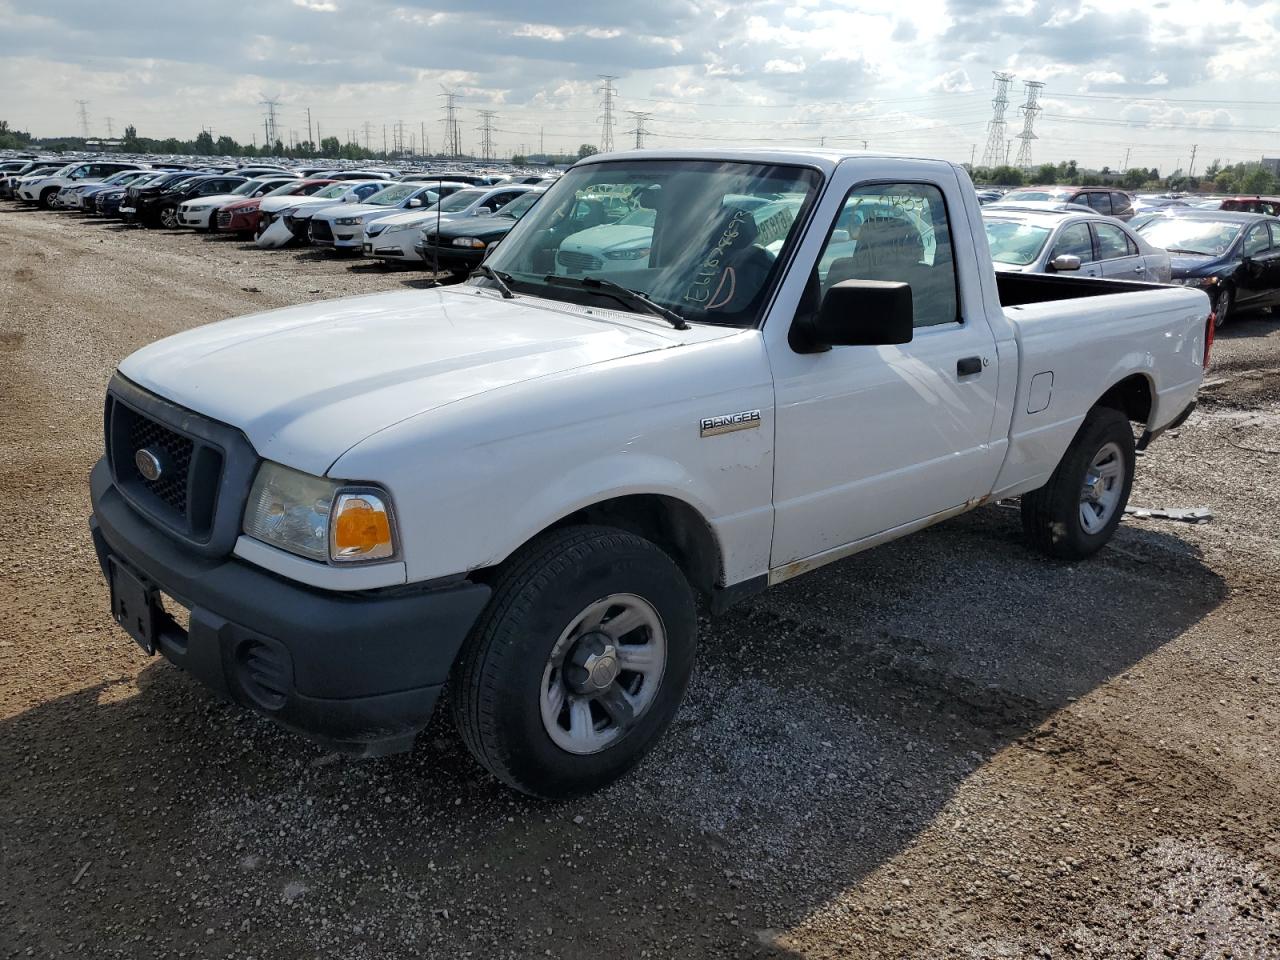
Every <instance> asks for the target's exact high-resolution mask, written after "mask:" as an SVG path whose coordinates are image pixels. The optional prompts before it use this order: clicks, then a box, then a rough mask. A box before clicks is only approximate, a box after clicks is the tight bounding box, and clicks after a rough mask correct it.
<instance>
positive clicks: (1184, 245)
mask: <svg viewBox="0 0 1280 960" xmlns="http://www.w3.org/2000/svg"><path fill="white" fill-rule="evenodd" d="M1241 226H1242V225H1241V224H1239V223H1228V222H1225V221H1219V220H1191V219H1187V220H1182V219H1179V218H1177V217H1160V218H1158V219H1156V220H1149V221H1148V222H1146V223H1144V224H1143V225H1142V226H1141V227H1139V228H1138V232H1139V233H1140V234H1142V236H1143V238H1145V239H1146V240H1147V241H1149V242H1150V243H1154V244H1155V245H1156V246H1157V247H1164V248H1165V249H1166V250H1168V251H1169V252H1170V253H1190V254H1196V255H1198V256H1202V257H1220V256H1222V255H1223V254H1224V253H1226V252H1227V251H1228V250H1230V249H1231V245H1232V244H1233V243H1235V242H1236V237H1238V236H1240V229H1241Z"/></svg>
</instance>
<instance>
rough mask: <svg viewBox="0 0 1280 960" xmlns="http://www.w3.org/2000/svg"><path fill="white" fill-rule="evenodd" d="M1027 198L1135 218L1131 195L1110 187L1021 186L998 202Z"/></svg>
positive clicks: (1122, 217)
mask: <svg viewBox="0 0 1280 960" xmlns="http://www.w3.org/2000/svg"><path fill="white" fill-rule="evenodd" d="M1027 200H1039V201H1053V202H1055V203H1074V204H1078V205H1080V206H1085V207H1089V208H1090V209H1092V210H1096V211H1097V212H1098V213H1101V214H1104V215H1106V216H1108V217H1115V218H1116V219H1117V220H1130V219H1132V218H1133V201H1132V200H1131V199H1130V198H1129V195H1128V194H1127V193H1124V192H1123V191H1121V190H1113V189H1110V188H1108V187H1063V186H1056V185H1051V186H1047V187H1019V188H1018V189H1016V190H1010V191H1009V192H1008V193H1006V194H1005V195H1004V196H1003V197H1001V198H1000V200H999V201H998V202H1000V203H1023V202H1025V201H1027Z"/></svg>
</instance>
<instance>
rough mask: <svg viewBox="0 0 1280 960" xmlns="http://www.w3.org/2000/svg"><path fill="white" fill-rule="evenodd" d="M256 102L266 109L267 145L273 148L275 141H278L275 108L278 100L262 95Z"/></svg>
mask: <svg viewBox="0 0 1280 960" xmlns="http://www.w3.org/2000/svg"><path fill="white" fill-rule="evenodd" d="M258 102H259V103H261V104H262V105H263V106H264V107H266V108H267V127H266V129H267V145H268V146H275V143H276V141H277V140H279V139H280V131H279V127H278V120H277V119H276V107H278V106H280V98H279V97H268V96H267V95H266V94H265V93H264V94H263V95H262V99H261V100H259V101H258Z"/></svg>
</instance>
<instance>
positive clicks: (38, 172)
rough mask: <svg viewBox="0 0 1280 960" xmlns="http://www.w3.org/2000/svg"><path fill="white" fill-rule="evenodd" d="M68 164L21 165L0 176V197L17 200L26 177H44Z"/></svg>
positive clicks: (38, 163) (36, 163)
mask: <svg viewBox="0 0 1280 960" xmlns="http://www.w3.org/2000/svg"><path fill="white" fill-rule="evenodd" d="M64 166H66V164H64V163H62V162H58V163H40V162H34V163H27V164H25V165H24V166H23V167H19V168H18V170H17V171H16V172H14V173H10V174H8V175H7V176H4V177H0V197H3V198H4V199H6V200H16V199H17V197H18V187H19V186H20V185H21V183H22V181H23V179H24V178H26V177H33V178H34V177H44V176H49V175H50V174H53V173H56V172H57V171H58V170H61V169H62V168H63V167H64Z"/></svg>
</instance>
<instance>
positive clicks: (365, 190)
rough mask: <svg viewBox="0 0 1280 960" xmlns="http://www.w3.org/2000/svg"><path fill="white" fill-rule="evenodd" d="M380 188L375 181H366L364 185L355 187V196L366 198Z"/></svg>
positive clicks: (360, 198) (361, 198)
mask: <svg viewBox="0 0 1280 960" xmlns="http://www.w3.org/2000/svg"><path fill="white" fill-rule="evenodd" d="M381 189H382V187H381V186H379V185H378V184H376V183H366V184H365V185H364V186H361V187H356V198H357V199H359V200H364V199H367V198H368V197H371V196H373V195H374V194H375V193H377V192H378V191H379V190H381Z"/></svg>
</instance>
